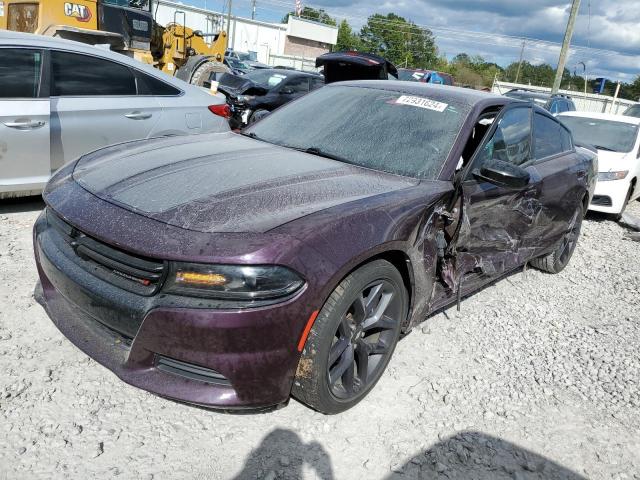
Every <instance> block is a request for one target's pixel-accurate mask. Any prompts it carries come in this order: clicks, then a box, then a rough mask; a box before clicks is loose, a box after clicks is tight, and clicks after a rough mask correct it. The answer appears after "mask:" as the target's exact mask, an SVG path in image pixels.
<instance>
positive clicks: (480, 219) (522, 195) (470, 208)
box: [457, 106, 541, 279]
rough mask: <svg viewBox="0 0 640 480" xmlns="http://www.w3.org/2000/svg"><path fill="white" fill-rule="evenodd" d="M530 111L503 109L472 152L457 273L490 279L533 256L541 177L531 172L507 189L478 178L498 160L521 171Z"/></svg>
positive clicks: (528, 149) (525, 157) (526, 157)
mask: <svg viewBox="0 0 640 480" xmlns="http://www.w3.org/2000/svg"><path fill="white" fill-rule="evenodd" d="M531 115H532V112H531V108H530V107H528V106H518V107H516V108H510V109H507V110H506V111H505V112H503V113H502V114H501V115H500V116H499V117H498V118H497V119H496V121H497V125H496V126H495V127H494V131H493V134H492V135H491V136H490V137H489V139H488V140H486V141H485V142H484V144H483V145H482V146H481V147H480V149H479V151H478V152H477V153H476V155H475V157H474V159H473V161H472V165H471V167H470V170H469V172H468V175H467V177H466V180H465V181H464V183H463V185H462V188H463V194H464V207H463V212H464V217H463V225H462V227H461V231H460V236H459V239H458V242H457V251H458V259H457V260H458V261H457V266H458V269H462V271H460V270H458V271H457V275H458V277H459V278H463V277H464V276H465V275H469V274H472V273H475V274H479V276H480V277H481V278H482V279H486V278H487V277H496V276H499V275H501V274H503V273H505V272H508V271H509V270H512V269H514V268H516V267H518V266H520V265H522V264H524V263H525V262H526V261H527V260H528V259H529V258H530V257H531V256H532V255H533V253H534V252H535V250H536V247H537V245H536V241H535V235H533V233H534V232H535V228H536V225H537V224H538V217H539V214H540V210H541V205H540V202H539V200H538V198H539V196H540V189H541V178H540V176H539V175H537V174H536V172H535V169H531V170H530V171H529V173H530V174H531V180H530V181H529V184H528V185H527V186H526V187H524V188H520V189H513V188H508V187H503V186H498V185H495V184H493V183H489V182H488V181H486V180H483V179H480V178H478V177H477V176H476V175H474V173H477V172H479V170H480V168H481V167H482V165H483V163H484V162H486V161H487V160H490V159H496V160H502V161H504V162H509V163H512V164H514V165H518V166H521V167H526V166H527V164H530V162H531V138H532V136H531Z"/></svg>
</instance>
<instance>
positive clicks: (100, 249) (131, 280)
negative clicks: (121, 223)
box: [47, 210, 167, 296]
mask: <svg viewBox="0 0 640 480" xmlns="http://www.w3.org/2000/svg"><path fill="white" fill-rule="evenodd" d="M47 221H48V223H49V225H50V226H52V227H53V228H55V229H56V230H57V231H58V233H59V234H60V235H61V236H62V237H63V239H64V240H65V241H66V242H67V243H68V244H69V245H70V246H71V248H72V249H73V252H74V253H75V255H76V257H77V260H78V262H79V263H80V264H81V265H82V266H83V267H84V268H85V269H86V270H87V271H89V272H90V273H91V274H93V275H95V276H96V277H98V278H100V279H102V280H104V281H107V282H109V283H111V284H113V285H116V286H118V287H120V288H123V289H125V290H128V291H130V292H133V293H137V294H139V295H146V296H149V295H153V294H154V293H156V292H157V291H158V289H159V288H160V287H161V285H162V281H163V280H164V277H165V273H166V271H167V267H166V263H165V262H162V261H160V260H154V259H150V258H146V257H142V256H138V255H133V254H131V253H129V252H125V251H123V250H119V249H116V248H113V247H111V246H109V245H107V244H105V243H102V242H100V241H98V240H96V239H94V238H92V237H89V236H88V235H85V234H84V233H82V232H80V231H79V230H77V229H76V228H74V227H72V226H71V225H69V224H68V223H66V222H65V221H64V220H62V219H61V218H60V217H58V216H57V215H55V214H54V213H53V212H51V210H47Z"/></svg>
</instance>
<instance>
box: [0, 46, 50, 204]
mask: <svg viewBox="0 0 640 480" xmlns="http://www.w3.org/2000/svg"><path fill="white" fill-rule="evenodd" d="M43 58H44V57H43V52H42V51H41V50H37V49H28V48H18V47H12V48H0V78H1V79H2V86H1V87H0V196H2V195H3V194H6V193H11V192H15V193H17V192H32V193H36V192H39V191H40V190H42V187H43V186H44V184H45V183H46V182H47V180H49V176H50V175H51V166H50V163H49V99H48V98H47V92H45V91H43V92H40V88H41V83H42V82H41V78H42V76H43V68H44V67H43V65H44V61H43Z"/></svg>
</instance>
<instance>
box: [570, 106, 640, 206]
mask: <svg viewBox="0 0 640 480" xmlns="http://www.w3.org/2000/svg"><path fill="white" fill-rule="evenodd" d="M558 119H559V120H561V121H562V123H564V124H565V125H566V126H567V127H568V128H569V130H571V133H572V134H573V138H574V140H575V142H576V143H577V144H579V145H580V144H581V145H593V146H594V147H595V148H596V149H597V150H598V165H599V167H598V170H599V173H598V183H597V185H596V191H595V195H594V197H593V200H592V201H591V205H589V210H594V211H597V212H604V213H610V214H613V215H615V216H617V217H619V216H620V215H622V213H623V212H624V210H625V208H626V207H627V204H628V203H629V202H630V201H631V200H635V199H637V198H638V197H640V185H638V179H639V178H640V118H635V117H628V116H622V115H609V114H604V113H589V112H565V113H561V114H560V115H559V116H558Z"/></svg>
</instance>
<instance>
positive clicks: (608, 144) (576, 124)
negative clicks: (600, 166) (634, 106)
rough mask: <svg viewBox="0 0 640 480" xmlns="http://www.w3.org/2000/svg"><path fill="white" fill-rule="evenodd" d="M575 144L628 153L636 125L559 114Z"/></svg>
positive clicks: (631, 145) (636, 130)
mask: <svg viewBox="0 0 640 480" xmlns="http://www.w3.org/2000/svg"><path fill="white" fill-rule="evenodd" d="M558 119H559V120H561V121H562V123H564V124H565V125H566V126H567V128H568V129H569V130H571V133H572V134H573V139H574V140H575V141H576V143H577V144H582V145H585V144H587V145H593V146H594V147H596V148H598V149H600V150H608V151H612V152H620V153H628V152H630V151H631V150H633V147H634V145H635V143H636V137H637V136H638V126H637V125H632V124H630V123H624V122H616V121H612V120H602V119H596V118H584V117H570V116H566V117H565V116H560V117H558Z"/></svg>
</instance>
